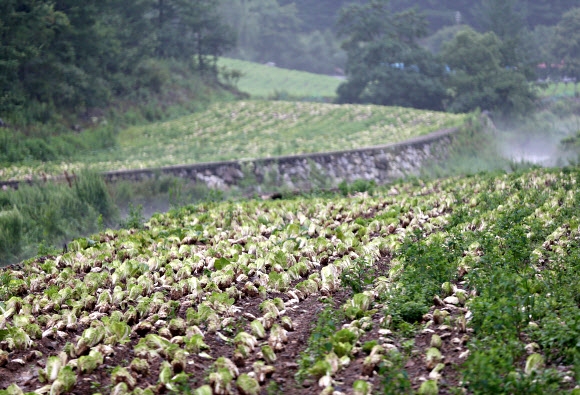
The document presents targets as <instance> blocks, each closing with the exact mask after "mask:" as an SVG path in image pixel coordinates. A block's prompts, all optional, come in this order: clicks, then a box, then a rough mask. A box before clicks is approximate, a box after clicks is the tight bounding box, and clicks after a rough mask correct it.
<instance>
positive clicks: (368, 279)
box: [340, 260, 376, 294]
mask: <svg viewBox="0 0 580 395" xmlns="http://www.w3.org/2000/svg"><path fill="white" fill-rule="evenodd" d="M375 277H376V270H375V269H374V268H372V267H371V266H370V265H368V264H367V263H365V261H364V260H357V261H356V262H355V264H354V265H353V267H351V268H348V269H345V270H343V271H342V273H340V284H341V286H343V287H347V288H350V289H351V290H352V292H353V294H356V293H360V292H362V291H364V289H365V287H366V286H368V285H370V284H372V283H373V280H374V279H375Z"/></svg>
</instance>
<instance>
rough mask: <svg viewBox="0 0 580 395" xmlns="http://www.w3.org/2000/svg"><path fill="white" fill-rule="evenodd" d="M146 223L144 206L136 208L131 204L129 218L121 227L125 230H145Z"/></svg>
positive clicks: (139, 205)
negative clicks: (144, 224)
mask: <svg viewBox="0 0 580 395" xmlns="http://www.w3.org/2000/svg"><path fill="white" fill-rule="evenodd" d="M144 222H145V218H144V217H143V205H141V204H138V205H136V206H135V205H133V203H129V213H128V215H127V218H126V219H125V220H124V221H122V222H121V223H120V224H119V225H120V226H121V227H122V228H125V229H141V228H143V223H144Z"/></svg>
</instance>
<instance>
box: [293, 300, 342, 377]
mask: <svg viewBox="0 0 580 395" xmlns="http://www.w3.org/2000/svg"><path fill="white" fill-rule="evenodd" d="M328 303H329V305H328V306H327V307H326V308H325V309H324V310H322V311H321V312H320V314H319V315H318V319H317V321H316V325H315V326H314V328H313V329H312V332H311V333H310V337H309V338H308V343H307V346H306V350H305V351H303V352H301V353H300V357H299V359H298V372H297V373H296V381H298V382H299V383H301V382H302V381H303V380H304V379H305V378H306V377H308V370H309V369H310V368H311V367H312V366H313V365H314V364H315V363H316V362H317V361H319V360H320V359H321V358H322V357H323V356H324V355H325V354H327V353H328V352H330V351H332V348H333V344H332V340H333V335H334V334H335V333H336V332H337V331H338V330H339V328H340V325H341V323H342V321H343V320H344V314H343V313H342V310H335V309H334V308H332V306H331V303H332V299H330V300H329V301H328Z"/></svg>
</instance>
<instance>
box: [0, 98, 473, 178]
mask: <svg viewBox="0 0 580 395" xmlns="http://www.w3.org/2000/svg"><path fill="white" fill-rule="evenodd" d="M465 117H466V115H460V114H447V113H442V112H433V111H422V110H415V109H409V108H401V107H383V106H372V105H369V106H366V105H351V104H345V105H336V104H326V103H306V102H281V101H237V102H229V103H223V102H220V103H216V104H214V105H212V106H211V107H210V108H209V109H208V110H206V111H203V112H199V113H195V114H193V115H190V116H186V117H182V118H178V119H175V120H172V121H168V122H162V123H155V124H149V125H144V126H135V127H131V128H128V129H125V130H123V131H121V132H120V133H119V135H118V137H117V140H118V144H117V146H115V147H112V148H110V149H107V150H100V151H98V150H97V151H93V152H82V153H79V155H78V157H77V158H72V160H71V161H68V162H58V163H54V162H47V163H38V164H36V165H34V164H26V165H12V166H10V167H6V168H0V179H3V180H7V179H23V178H26V177H32V178H34V177H37V178H40V177H41V176H42V175H43V174H48V175H51V174H52V175H62V174H63V172H64V171H68V172H69V173H70V172H71V171H78V170H79V169H82V168H84V167H85V166H89V167H91V168H93V169H95V170H98V171H106V170H124V169H142V168H157V167H161V166H169V165H181V164H192V163H198V162H214V161H221V160H234V159H243V158H262V157H272V156H280V155H290V154H302V153H312V152H326V151H334V150H343V149H351V148H362V147H367V146H372V145H379V144H389V143H397V142H402V141H405V140H407V139H409V138H412V137H417V136H421V135H425V134H428V133H430V132H434V131H437V130H440V129H444V128H451V127H456V126H460V125H461V124H463V122H464V120H465Z"/></svg>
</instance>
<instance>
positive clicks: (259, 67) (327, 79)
mask: <svg viewBox="0 0 580 395" xmlns="http://www.w3.org/2000/svg"><path fill="white" fill-rule="evenodd" d="M218 66H220V67H224V66H225V67H227V68H228V69H234V70H239V71H241V72H242V73H243V74H244V75H243V77H242V78H240V80H239V83H238V84H237V86H238V88H239V89H240V90H241V91H243V92H247V93H249V94H250V95H251V96H252V97H253V98H268V97H271V96H274V95H276V94H277V95H287V96H289V97H294V98H310V99H331V98H334V97H335V96H336V89H337V88H338V86H339V85H340V84H341V83H342V81H341V80H340V79H339V78H335V77H331V76H327V75H320V74H313V73H307V72H304V71H297V70H288V69H283V68H280V67H271V66H267V65H263V64H260V63H254V62H246V61H244V60H238V59H229V58H220V59H219V61H218Z"/></svg>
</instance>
